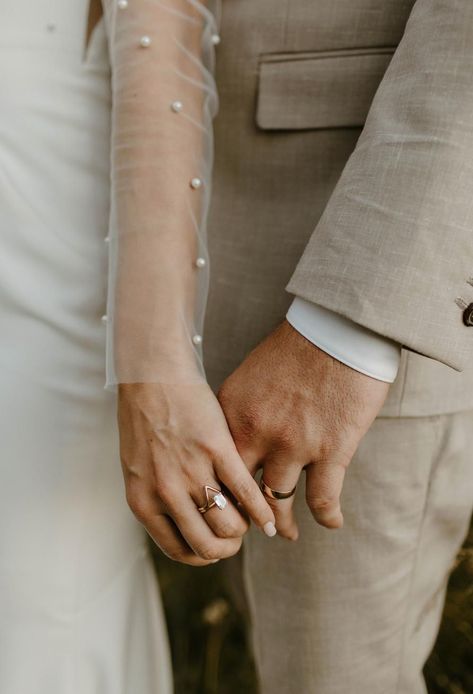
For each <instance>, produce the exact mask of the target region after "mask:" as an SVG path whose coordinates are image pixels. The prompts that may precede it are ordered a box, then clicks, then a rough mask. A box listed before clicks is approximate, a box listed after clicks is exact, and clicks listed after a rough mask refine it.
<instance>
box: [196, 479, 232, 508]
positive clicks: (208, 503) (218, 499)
mask: <svg viewBox="0 0 473 694" xmlns="http://www.w3.org/2000/svg"><path fill="white" fill-rule="evenodd" d="M204 491H205V504H204V505H203V506H198V509H197V510H198V511H199V512H200V513H207V511H210V509H211V508H213V507H214V506H216V507H217V508H219V509H220V510H221V511H223V509H224V508H225V506H226V505H227V503H228V502H227V499H226V498H225V496H224V495H223V493H222V491H221V489H216V488H215V487H210V486H209V485H208V484H206V485H205V486H204ZM209 492H214V496H210V494H209Z"/></svg>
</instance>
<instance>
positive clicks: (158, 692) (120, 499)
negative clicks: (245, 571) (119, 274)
mask: <svg viewBox="0 0 473 694" xmlns="http://www.w3.org/2000/svg"><path fill="white" fill-rule="evenodd" d="M87 12H88V7H87V2H86V0H67V1H65V0H34V1H33V0H0V20H1V21H0V106H1V107H0V326H1V339H0V473H1V482H0V692H1V693H2V694H170V692H171V691H172V683H171V670H170V661H169V651H168V643H167V638H166V631H165V624H164V619H163V613H162V607H161V602H160V596H159V590H158V585H157V581H156V577H155V574H154V570H153V566H152V562H151V558H150V555H149V550H148V546H147V543H146V533H145V531H144V530H143V528H142V527H141V526H140V525H139V523H138V522H137V521H136V520H135V519H134V517H133V515H132V513H131V511H130V510H129V509H128V507H127V505H126V501H125V495H124V487H123V481H122V473H121V469H120V461H119V452H118V437H117V427H116V413H115V410H116V402H115V395H114V394H113V393H111V392H109V391H107V390H105V389H104V380H105V342H106V335H105V325H104V322H103V321H102V320H101V317H102V315H103V314H104V313H105V305H106V296H107V263H108V249H107V246H108V245H107V243H105V242H104V238H105V237H106V235H107V232H108V215H109V174H110V170H109V155H110V148H109V140H110V109H111V98H110V71H109V56H108V51H107V38H106V33H105V25H104V22H103V20H102V21H101V22H100V23H99V24H98V25H97V27H96V29H95V31H94V33H93V36H92V40H91V42H90V44H89V48H88V51H87V54H86V55H85V56H84V44H85V35H86V24H87Z"/></svg>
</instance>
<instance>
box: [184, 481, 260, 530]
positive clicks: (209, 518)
mask: <svg viewBox="0 0 473 694" xmlns="http://www.w3.org/2000/svg"><path fill="white" fill-rule="evenodd" d="M206 489H207V495H206V493H205V490H206ZM191 495H192V498H193V500H194V502H195V503H196V505H197V506H198V507H202V506H204V505H205V503H206V502H207V496H208V499H209V501H210V502H211V503H212V506H211V508H209V509H208V511H206V512H205V513H203V514H202V515H203V518H204V520H205V521H206V523H207V525H208V526H209V527H210V528H211V529H212V530H213V532H214V533H215V535H217V536H218V537H222V538H235V537H242V536H243V535H244V534H245V533H246V531H247V530H248V521H247V520H246V519H245V518H244V517H243V516H242V515H241V513H240V512H239V511H238V510H237V509H236V508H235V506H234V504H233V503H232V501H231V500H230V499H229V498H228V495H226V494H225V492H224V491H222V490H221V489H220V485H219V484H218V482H215V481H212V482H207V485H206V484H205V483H204V484H201V485H200V486H198V488H197V491H191ZM215 497H217V502H218V503H217V502H215V501H214V499H215Z"/></svg>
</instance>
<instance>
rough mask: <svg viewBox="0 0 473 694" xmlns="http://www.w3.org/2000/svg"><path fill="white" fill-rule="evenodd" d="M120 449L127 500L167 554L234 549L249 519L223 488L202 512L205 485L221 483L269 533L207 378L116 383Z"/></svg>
mask: <svg viewBox="0 0 473 694" xmlns="http://www.w3.org/2000/svg"><path fill="white" fill-rule="evenodd" d="M118 423H119V429H120V456H121V462H122V468H123V474H124V478H125V486H126V498H127V501H128V504H129V506H130V508H131V510H132V511H133V513H134V514H135V516H136V517H137V518H138V520H139V521H140V522H141V523H142V524H143V525H144V527H145V528H146V530H147V531H148V533H149V534H150V535H151V537H152V538H153V540H154V541H155V542H156V544H157V545H159V547H160V548H161V549H162V550H163V552H164V553H165V554H167V556H169V557H171V558H172V559H175V560H177V561H181V562H184V563H187V564H193V565H199V566H201V565H204V564H208V563H210V562H214V561H216V560H218V559H222V558H225V557H229V556H231V555H233V554H235V553H236V552H238V550H239V548H240V546H241V542H242V536H243V535H244V534H245V532H246V530H247V528H248V524H247V521H246V520H245V519H244V518H243V516H242V515H241V514H240V513H239V511H238V510H237V508H236V506H235V505H234V504H233V503H232V501H231V499H230V498H228V495H226V494H225V489H224V490H223V491H224V494H225V496H226V498H227V505H226V507H225V508H224V509H222V510H221V509H220V508H218V507H217V506H214V507H213V508H211V509H210V510H209V511H207V512H206V513H205V514H202V513H200V512H199V510H198V507H200V506H203V505H204V504H205V501H206V498H205V485H209V486H210V487H214V488H216V489H221V484H223V485H225V487H226V489H228V491H229V492H230V493H231V495H232V496H233V497H234V499H236V501H238V502H240V503H241V506H242V507H243V509H245V511H246V512H247V513H248V515H249V516H250V518H251V519H252V520H253V521H254V522H255V523H256V525H258V526H259V527H260V528H262V529H263V530H264V531H265V532H266V534H267V535H269V536H272V535H274V534H275V532H276V530H275V527H274V515H273V512H272V510H271V508H270V507H269V505H268V504H267V502H266V500H265V498H264V497H263V495H262V494H261V492H260V490H259V488H258V485H257V483H256V482H255V480H254V479H253V477H252V476H251V474H250V473H249V472H248V470H247V468H246V466H245V464H244V463H243V461H242V460H241V458H240V456H239V454H238V451H237V449H236V447H235V444H234V443H233V439H232V437H231V435H230V432H229V429H228V426H227V423H226V420H225V417H224V415H223V413H222V410H221V408H220V405H219V403H218V401H217V399H216V397H215V396H214V394H213V393H212V391H211V389H210V388H209V386H208V385H207V384H206V383H199V384H194V385H167V384H157V383H133V384H120V386H119V395H118Z"/></svg>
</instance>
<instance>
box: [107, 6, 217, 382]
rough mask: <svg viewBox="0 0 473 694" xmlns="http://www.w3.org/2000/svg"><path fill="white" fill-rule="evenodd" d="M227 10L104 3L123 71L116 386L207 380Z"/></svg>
mask: <svg viewBox="0 0 473 694" xmlns="http://www.w3.org/2000/svg"><path fill="white" fill-rule="evenodd" d="M218 5H219V3H218V1H215V2H214V1H213V0H209V1H208V2H207V1H206V0H173V2H161V0H105V2H104V11H105V19H106V27H107V35H108V44H109V52H110V63H111V70H112V123H111V126H112V135H111V204H110V210H111V213H110V232H109V238H110V243H109V253H110V258H109V282H108V298H107V315H106V316H105V317H104V318H105V322H106V329H107V355H106V356H107V358H106V372H107V374H106V384H105V387H106V388H107V389H110V390H115V389H116V386H117V384H118V383H141V382H158V383H159V382H167V383H183V382H185V383H195V382H201V381H203V380H205V374H204V369H203V365H202V352H201V349H202V344H201V343H202V324H203V317H204V310H205V301H206V296H207V285H208V257H207V246H206V218H207V212H208V206H209V200H210V186H211V169H212V119H213V117H214V115H215V113H216V111H217V106H218V97H217V92H216V87H215V81H214V76H213V66H214V52H215V50H214V49H215V45H216V44H217V43H218V34H217V28H218V17H217V14H218Z"/></svg>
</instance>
